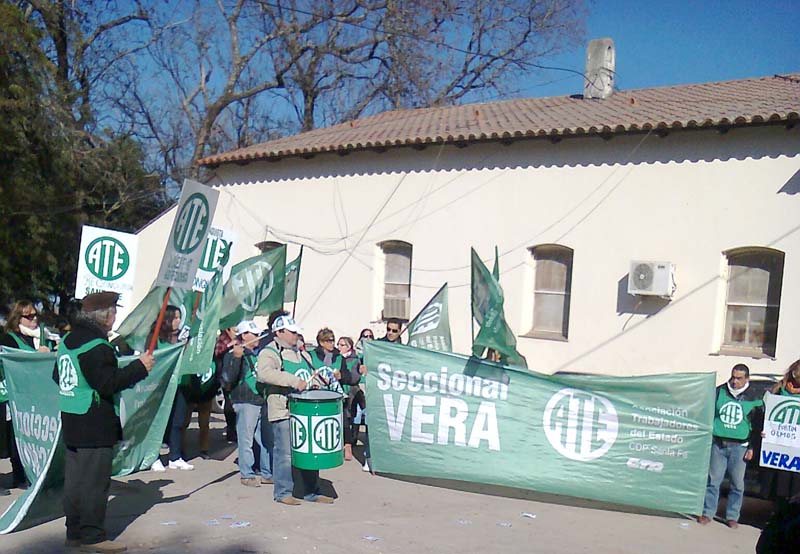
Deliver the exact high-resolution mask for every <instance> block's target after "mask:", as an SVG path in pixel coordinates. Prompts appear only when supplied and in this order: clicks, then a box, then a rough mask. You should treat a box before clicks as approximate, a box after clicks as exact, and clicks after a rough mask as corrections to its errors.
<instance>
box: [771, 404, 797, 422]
mask: <svg viewBox="0 0 800 554" xmlns="http://www.w3.org/2000/svg"><path fill="white" fill-rule="evenodd" d="M767 419H768V420H769V421H774V422H776V423H788V424H791V425H798V424H800V402H798V401H797V400H783V401H781V402H778V403H777V404H776V405H775V406H774V407H773V408H772V410H770V412H769V415H768V416H767Z"/></svg>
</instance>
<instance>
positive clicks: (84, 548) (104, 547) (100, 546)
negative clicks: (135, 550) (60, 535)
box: [81, 541, 128, 553]
mask: <svg viewBox="0 0 800 554" xmlns="http://www.w3.org/2000/svg"><path fill="white" fill-rule="evenodd" d="M126 550H128V547H127V546H125V545H124V544H122V543H118V542H114V541H103V542H98V543H96V544H83V545H81V552H106V553H107V552H125V551H126Z"/></svg>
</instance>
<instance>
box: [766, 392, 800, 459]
mask: <svg viewBox="0 0 800 554" xmlns="http://www.w3.org/2000/svg"><path fill="white" fill-rule="evenodd" d="M759 463H760V465H761V467H770V468H773V469H782V470H784V471H793V472H795V473H800V397H796V396H782V395H778V394H770V393H767V394H766V395H765V396H764V438H763V440H762V442H761V459H760V460H759Z"/></svg>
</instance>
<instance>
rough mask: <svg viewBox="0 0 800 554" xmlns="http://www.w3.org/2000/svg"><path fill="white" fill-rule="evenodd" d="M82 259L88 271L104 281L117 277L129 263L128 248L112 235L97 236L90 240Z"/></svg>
mask: <svg viewBox="0 0 800 554" xmlns="http://www.w3.org/2000/svg"><path fill="white" fill-rule="evenodd" d="M83 259H84V261H85V262H86V267H87V268H88V269H89V272H90V273H91V274H92V275H94V276H95V277H97V278H99V279H103V280H105V281H114V280H116V279H119V278H120V277H122V276H123V275H125V273H126V272H127V271H128V267H129V266H130V264H131V257H130V255H129V254H128V249H127V248H125V245H124V244H122V243H121V242H120V241H118V240H117V239H115V238H112V237H98V238H96V239H94V240H93V241H92V242H90V243H89V246H88V248H86V253H85V254H84V256H83Z"/></svg>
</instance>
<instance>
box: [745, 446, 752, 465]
mask: <svg viewBox="0 0 800 554" xmlns="http://www.w3.org/2000/svg"><path fill="white" fill-rule="evenodd" d="M752 459H753V449H752V448H748V449H747V452H745V453H744V461H745V462H749V461H750V460H752Z"/></svg>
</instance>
